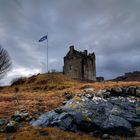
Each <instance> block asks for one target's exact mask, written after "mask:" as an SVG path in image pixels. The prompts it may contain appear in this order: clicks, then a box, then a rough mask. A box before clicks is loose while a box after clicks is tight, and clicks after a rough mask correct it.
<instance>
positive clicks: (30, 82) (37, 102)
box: [0, 73, 140, 140]
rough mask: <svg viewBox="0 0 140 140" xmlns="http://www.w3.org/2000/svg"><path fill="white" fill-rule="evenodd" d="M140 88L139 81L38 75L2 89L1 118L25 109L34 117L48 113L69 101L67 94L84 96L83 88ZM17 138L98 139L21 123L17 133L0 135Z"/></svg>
mask: <svg viewBox="0 0 140 140" xmlns="http://www.w3.org/2000/svg"><path fill="white" fill-rule="evenodd" d="M130 85H131V86H136V85H139V86H140V82H111V81H105V82H100V83H99V82H83V81H77V80H72V79H71V78H69V77H66V76H65V75H63V74H62V73H50V74H38V75H34V76H31V77H29V78H18V79H15V80H14V81H13V83H12V85H11V86H8V87H1V88H0V118H7V119H10V117H11V116H12V115H13V113H14V112H15V111H20V110H22V109H26V110H27V111H28V112H29V113H30V114H31V115H33V116H34V117H36V118H37V117H38V116H39V114H37V113H36V112H39V111H42V112H47V111H50V110H52V109H54V108H56V107H59V106H62V105H63V102H64V101H65V100H67V99H66V97H65V96H64V93H65V92H70V93H71V94H75V93H81V89H82V88H83V87H87V86H90V87H93V88H94V89H95V90H99V89H104V88H111V87H116V86H130ZM40 131H47V132H48V136H46V137H44V136H41V135H40ZM5 137H9V138H10V137H14V140H25V139H26V140H45V139H47V140H52V139H61V140H65V139H68V140H94V139H96V140H98V139H97V138H94V137H93V136H91V135H90V134H85V133H81V132H79V133H73V132H66V131H62V130H59V129H56V128H51V127H47V128H43V129H42V128H40V127H31V126H30V125H29V124H27V123H22V127H21V128H20V129H18V130H17V132H16V133H11V134H6V133H0V139H4V138H5Z"/></svg>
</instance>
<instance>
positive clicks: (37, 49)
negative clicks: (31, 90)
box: [0, 0, 140, 83]
mask: <svg viewBox="0 0 140 140" xmlns="http://www.w3.org/2000/svg"><path fill="white" fill-rule="evenodd" d="M47 32H48V34H49V35H48V42H49V69H56V70H58V71H62V66H63V57H64V56H65V55H66V53H67V51H68V50H69V46H70V45H75V48H76V49H77V50H81V51H82V50H85V49H87V50H88V51H89V52H95V54H96V65H97V76H104V77H105V78H106V79H109V78H114V77H116V76H118V75H122V74H123V73H125V72H129V71H135V70H140V0H0V44H1V45H2V46H3V47H4V48H5V49H6V50H7V51H8V52H9V54H10V56H11V59H12V62H13V67H12V71H10V72H9V74H8V75H7V77H5V78H4V79H3V80H1V81H0V82H1V83H8V82H9V81H10V80H11V79H12V78H14V77H17V76H29V75H31V74H35V73H39V72H42V71H43V72H44V71H45V66H46V41H44V42H42V43H39V42H38V40H39V39H40V38H41V37H42V36H43V35H46V34H47Z"/></svg>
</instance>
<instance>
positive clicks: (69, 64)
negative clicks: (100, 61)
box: [64, 46, 96, 81]
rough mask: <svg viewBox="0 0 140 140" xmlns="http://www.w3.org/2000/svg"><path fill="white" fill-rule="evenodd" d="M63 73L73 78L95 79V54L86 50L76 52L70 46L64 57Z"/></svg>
mask: <svg viewBox="0 0 140 140" xmlns="http://www.w3.org/2000/svg"><path fill="white" fill-rule="evenodd" d="M64 74H65V75H67V76H70V77H71V78H74V79H80V80H92V81H96V64H95V54H94V53H92V54H88V53H87V50H85V51H84V52H78V51H76V50H75V49H74V46H70V50H69V52H68V53H67V55H66V56H65V57H64Z"/></svg>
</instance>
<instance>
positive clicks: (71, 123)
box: [30, 87, 140, 136]
mask: <svg viewBox="0 0 140 140" xmlns="http://www.w3.org/2000/svg"><path fill="white" fill-rule="evenodd" d="M139 93H140V87H118V88H112V89H105V90H100V91H98V92H97V93H95V94H89V93H88V94H86V93H85V92H84V93H81V94H77V95H75V97H73V98H72V99H70V100H68V101H67V102H65V105H64V106H62V107H59V108H56V109H54V110H52V111H49V112H47V113H44V114H42V115H41V116H40V117H39V118H38V119H37V120H32V121H31V122H30V123H31V124H32V125H33V126H36V125H40V126H43V127H47V126H54V127H57V128H60V129H63V130H68V131H84V132H93V134H95V135H96V133H94V132H95V131H97V132H98V133H102V134H112V135H116V134H117V135H125V136H133V135H135V131H134V126H140V98H139V97H140V94H139ZM77 97H78V98H77Z"/></svg>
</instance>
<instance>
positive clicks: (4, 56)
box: [0, 46, 12, 79]
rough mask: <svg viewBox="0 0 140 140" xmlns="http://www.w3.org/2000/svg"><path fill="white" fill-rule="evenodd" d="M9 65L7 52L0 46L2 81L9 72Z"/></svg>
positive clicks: (0, 77) (0, 73) (0, 75)
mask: <svg viewBox="0 0 140 140" xmlns="http://www.w3.org/2000/svg"><path fill="white" fill-rule="evenodd" d="M11 64H12V63H11V59H10V56H9V54H8V52H7V51H6V50H5V49H4V48H2V47H1V46H0V79H2V78H3V77H4V76H5V75H6V73H7V72H8V71H9V70H10V68H11Z"/></svg>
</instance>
